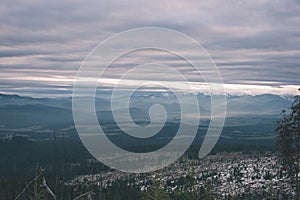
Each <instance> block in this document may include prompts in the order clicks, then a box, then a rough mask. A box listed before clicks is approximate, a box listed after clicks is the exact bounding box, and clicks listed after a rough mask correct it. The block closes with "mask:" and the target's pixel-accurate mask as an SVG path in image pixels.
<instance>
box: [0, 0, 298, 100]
mask: <svg viewBox="0 0 300 200" xmlns="http://www.w3.org/2000/svg"><path fill="white" fill-rule="evenodd" d="M0 13H1V19H0V29H1V31H0V72H1V73H0V92H5V93H18V94H26V95H32V96H39V95H45V96H61V95H70V94H71V92H72V85H73V81H74V79H75V77H76V72H77V70H78V68H79V66H80V64H81V62H82V60H83V59H84V58H85V56H86V55H87V54H88V53H89V52H90V51H91V50H92V48H93V47H95V46H96V45H97V44H98V43H99V42H101V41H103V40H105V39H106V38H107V37H109V36H112V35H113V34H116V33H118V32H120V31H124V30H128V29H131V28H137V27H146V26H156V27H164V28H171V29H175V30H178V31H181V32H183V33H185V34H187V35H189V36H191V37H192V38H194V39H195V40H197V41H198V42H199V43H200V44H202V45H203V47H204V48H205V49H206V50H207V51H208V52H209V54H210V55H211V57H212V58H213V60H214V61H215V63H216V64H217V66H218V67H219V70H220V72H221V74H222V77H223V79H224V83H225V84H226V87H227V88H228V89H227V90H228V91H232V90H234V91H236V90H237V92H243V91H244V90H245V89H247V88H248V87H249V86H250V87H252V88H260V89H259V90H253V91H252V90H251V91H252V93H253V94H255V93H256V92H257V93H262V90H263V91H265V93H280V94H284V93H288V94H291V93H295V92H296V91H295V92H294V91H293V90H294V88H297V87H298V86H299V87H300V79H299V77H300V70H299V69H300V66H299V65H300V48H299V47H300V3H299V1H298V0H286V1H280V0H263V1H259V0H255V1H246V0H240V1H233V0H221V1H217V0H213V1H196V0H195V1H179V0H175V1H167V0H163V1H158V0H157V1H156V0H154V1H127V0H125V1H121V2H118V1H98V0H97V1H96V0H92V1H84V2H83V1H79V0H78V1H76V0H75V1H58V0H53V1H37V0H28V1H13V0H3V1H2V2H1V5H0ZM141 55H142V56H144V57H145V55H146V56H148V57H149V55H150V54H143V52H142V53H140V54H139V57H134V56H132V55H131V56H130V55H129V56H128V57H127V58H124V59H123V60H122V61H119V63H116V64H115V66H113V69H112V70H111V72H110V73H109V72H108V73H107V74H106V78H107V79H109V78H111V79H115V78H116V74H118V73H121V72H122V70H124V68H126V66H132V65H136V64H141V63H142V62H144V61H145V60H144V58H143V57H142V56H141ZM150 57H151V59H152V60H155V61H158V62H165V63H167V64H170V65H172V66H176V67H178V68H180V70H182V71H185V72H186V73H187V75H188V76H189V78H190V79H191V80H192V81H194V82H195V85H197V84H196V83H197V82H201V81H202V80H201V78H200V79H199V80H198V79H197V77H193V74H192V73H190V72H189V71H188V66H187V65H186V64H184V63H182V61H180V60H178V59H176V58H174V57H172V56H170V55H165V54H164V53H161V54H160V53H158V52H151V55H150ZM157 76H159V74H157ZM161 76H162V77H164V75H161ZM243 86H244V87H243ZM226 87H225V88H226ZM261 88H264V89H261ZM274 88H275V89H274ZM199 89H201V88H199ZM238 90H240V91H238Z"/></svg>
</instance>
